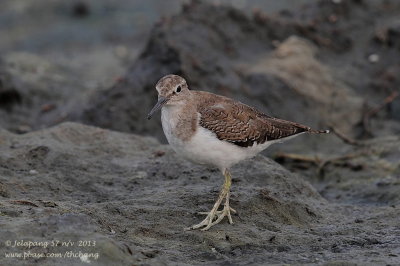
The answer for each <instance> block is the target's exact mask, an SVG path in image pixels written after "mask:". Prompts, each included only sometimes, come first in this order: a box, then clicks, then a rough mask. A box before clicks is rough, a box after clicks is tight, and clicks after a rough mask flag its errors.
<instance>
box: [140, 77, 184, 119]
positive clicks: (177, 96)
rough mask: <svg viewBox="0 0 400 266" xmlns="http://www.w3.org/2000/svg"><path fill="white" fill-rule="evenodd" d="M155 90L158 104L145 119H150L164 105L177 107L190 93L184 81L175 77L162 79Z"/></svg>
mask: <svg viewBox="0 0 400 266" xmlns="http://www.w3.org/2000/svg"><path fill="white" fill-rule="evenodd" d="M156 90H157V92H158V102H157V103H156V105H154V107H153V109H151V111H150V113H149V114H148V115H147V119H151V117H152V116H153V114H154V113H156V112H157V111H158V110H160V109H161V108H162V107H163V106H164V105H177V104H180V103H182V102H183V101H184V100H185V98H186V97H187V96H188V94H189V93H190V92H189V89H188V85H187V83H186V80H185V79H184V78H182V77H180V76H177V75H167V76H164V77H162V78H161V79H160V80H159V81H158V82H157V84H156Z"/></svg>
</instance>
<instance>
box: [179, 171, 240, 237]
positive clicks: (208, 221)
mask: <svg viewBox="0 0 400 266" xmlns="http://www.w3.org/2000/svg"><path fill="white" fill-rule="evenodd" d="M224 176H225V182H224V185H223V186H222V189H221V191H220V193H219V196H218V199H217V201H216V202H215V204H214V207H213V208H212V209H211V211H210V212H206V213H201V214H207V217H206V218H205V219H204V220H203V221H201V222H200V223H199V224H196V225H193V226H191V227H189V228H186V230H192V229H198V228H201V227H203V226H204V228H202V229H201V230H203V231H205V230H208V229H209V228H210V227H211V226H213V225H215V224H217V223H219V222H220V221H221V220H222V219H223V218H224V217H225V216H228V220H229V223H231V224H232V223H233V221H232V217H231V212H233V213H236V211H235V210H234V209H232V208H231V207H229V196H230V187H231V184H232V177H231V174H230V173H229V171H228V170H225V171H224ZM224 198H225V204H224V208H223V209H222V211H218V208H219V206H220V205H221V202H222V200H223V199H224ZM215 218H216V220H215ZM214 220H215V221H214Z"/></svg>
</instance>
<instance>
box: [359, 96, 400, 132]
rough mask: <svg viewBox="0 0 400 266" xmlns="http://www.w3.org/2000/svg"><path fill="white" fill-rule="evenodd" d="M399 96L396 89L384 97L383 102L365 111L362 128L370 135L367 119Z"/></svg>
mask: <svg viewBox="0 0 400 266" xmlns="http://www.w3.org/2000/svg"><path fill="white" fill-rule="evenodd" d="M398 96H399V93H398V92H397V91H393V92H392V93H391V94H390V95H389V96H388V97H386V98H385V100H384V101H383V103H381V104H380V105H379V106H377V107H375V108H373V109H371V110H369V111H368V112H366V113H365V114H364V116H363V123H362V124H363V127H364V130H365V131H366V132H367V133H368V134H369V135H372V132H371V129H370V126H369V120H370V118H371V117H373V116H375V115H376V114H377V113H378V112H379V111H380V110H382V109H383V108H385V106H386V105H388V104H390V103H391V102H393V101H394V100H395V99H396V98H397V97H398Z"/></svg>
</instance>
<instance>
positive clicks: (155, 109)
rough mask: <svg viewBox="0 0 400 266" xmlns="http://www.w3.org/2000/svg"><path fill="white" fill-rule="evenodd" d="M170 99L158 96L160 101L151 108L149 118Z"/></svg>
mask: <svg viewBox="0 0 400 266" xmlns="http://www.w3.org/2000/svg"><path fill="white" fill-rule="evenodd" d="M168 100H169V99H168V98H165V97H162V96H158V102H157V103H156V105H154V107H153V109H151V111H150V113H149V114H148V115H147V119H149V120H150V119H151V117H152V116H153V115H154V113H155V112H157V111H158V110H160V109H161V108H162V107H163V106H164V104H166V103H167V102H168Z"/></svg>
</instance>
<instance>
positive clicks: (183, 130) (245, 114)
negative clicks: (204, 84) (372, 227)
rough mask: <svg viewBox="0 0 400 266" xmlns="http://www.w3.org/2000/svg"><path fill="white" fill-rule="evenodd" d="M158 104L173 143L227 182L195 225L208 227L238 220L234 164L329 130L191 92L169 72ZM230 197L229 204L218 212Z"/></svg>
mask: <svg viewBox="0 0 400 266" xmlns="http://www.w3.org/2000/svg"><path fill="white" fill-rule="evenodd" d="M156 89H157V92H158V102H157V103H156V105H155V106H154V107H153V109H152V110H151V111H150V113H149V114H148V116H147V118H148V119H150V118H151V117H152V115H153V114H154V113H155V112H157V111H158V110H160V109H161V122H162V128H163V130H164V134H165V136H166V138H167V140H168V142H169V144H170V145H171V147H172V148H173V149H174V150H175V151H176V152H177V153H178V154H179V155H182V156H183V157H185V158H187V159H189V160H190V161H192V162H194V163H199V164H206V165H210V166H214V167H218V168H219V169H220V170H221V172H222V174H223V175H224V176H225V182H224V185H223V187H222V189H221V192H220V193H219V196H218V200H217V201H216V202H215V204H214V207H213V208H212V209H211V211H210V212H206V213H201V214H206V215H207V216H206V218H205V219H204V220H203V221H202V222H200V223H199V224H196V225H193V226H191V227H189V228H186V229H187V230H190V229H199V228H201V230H208V229H209V228H210V227H211V226H213V225H215V224H217V223H219V222H220V221H221V220H222V219H223V218H224V217H225V216H227V217H228V221H229V223H231V224H232V223H233V221H232V217H231V213H236V211H235V210H234V209H232V208H231V207H230V206H229V195H230V187H231V183H232V182H231V179H232V178H231V174H230V172H229V168H230V167H232V166H233V165H234V164H236V163H238V162H240V161H242V160H244V159H247V158H251V157H253V156H255V155H256V154H258V153H259V152H261V151H263V150H264V149H266V148H267V147H268V146H269V145H271V144H273V143H276V142H282V141H284V140H287V139H290V138H292V137H294V136H298V135H300V134H302V133H328V132H329V131H328V130H323V131H322V130H314V129H311V128H310V127H307V126H304V125H301V124H298V123H294V122H290V121H285V120H281V119H278V118H273V117H271V116H268V115H266V114H263V113H261V112H259V111H257V110H256V109H255V108H253V107H250V106H248V105H245V104H243V103H241V102H238V101H235V100H233V99H230V98H227V97H224V96H220V95H216V94H213V93H210V92H205V91H194V90H189V88H188V85H187V83H186V81H185V79H184V78H182V77H180V76H177V75H167V76H164V77H163V78H161V79H160V80H159V81H158V82H157V84H156ZM224 199H225V203H224V207H223V209H222V210H218V208H219V206H220V205H221V202H222V201H223V200H224Z"/></svg>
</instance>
